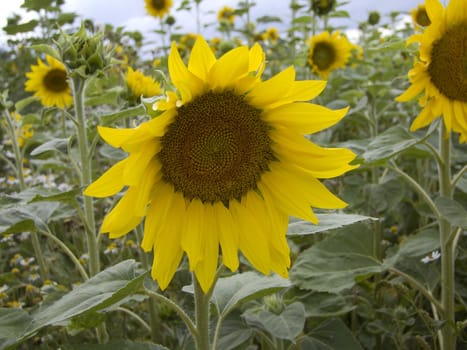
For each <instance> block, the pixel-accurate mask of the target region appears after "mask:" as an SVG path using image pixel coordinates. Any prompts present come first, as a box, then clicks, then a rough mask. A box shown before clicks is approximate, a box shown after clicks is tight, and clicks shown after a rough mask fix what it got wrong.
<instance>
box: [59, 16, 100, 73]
mask: <svg viewBox="0 0 467 350" xmlns="http://www.w3.org/2000/svg"><path fill="white" fill-rule="evenodd" d="M57 45H58V48H59V52H60V54H61V58H62V62H63V63H64V64H65V65H66V66H67V68H68V69H69V70H70V72H71V73H70V74H71V75H73V74H79V75H81V76H82V77H87V76H91V75H94V74H96V73H97V72H98V71H102V70H103V69H104V68H105V66H106V65H107V63H108V61H109V58H108V54H107V53H106V51H105V49H104V46H103V44H102V34H101V33H99V34H95V35H91V36H89V35H88V34H87V33H86V30H85V28H84V25H83V24H81V28H80V29H79V31H77V32H76V33H74V34H71V35H68V34H66V33H62V34H61V36H60V37H59V38H58V42H57Z"/></svg>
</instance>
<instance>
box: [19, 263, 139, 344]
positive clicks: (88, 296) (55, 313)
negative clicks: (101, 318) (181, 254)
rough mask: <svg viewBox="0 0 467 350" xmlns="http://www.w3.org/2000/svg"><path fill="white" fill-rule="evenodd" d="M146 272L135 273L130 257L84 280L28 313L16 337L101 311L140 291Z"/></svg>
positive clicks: (136, 271)
mask: <svg viewBox="0 0 467 350" xmlns="http://www.w3.org/2000/svg"><path fill="white" fill-rule="evenodd" d="M146 275H147V273H139V271H138V269H137V263H136V262H135V261H134V260H125V261H122V262H121V263H119V264H117V265H115V266H112V267H110V268H108V269H106V270H104V271H102V272H100V273H99V274H97V275H95V276H94V277H92V278H91V279H89V280H88V281H86V282H84V283H83V284H81V285H80V286H78V287H77V288H75V289H73V290H72V291H71V292H69V293H68V294H65V295H64V296H63V297H61V298H60V299H58V300H56V301H54V302H51V303H44V304H43V305H42V306H41V307H40V308H39V309H38V310H37V311H35V312H33V313H32V314H31V315H30V320H31V322H29V325H28V327H27V328H26V329H25V330H24V332H23V333H22V334H21V335H20V336H18V335H17V334H15V335H16V341H21V340H23V339H25V338H27V337H29V336H31V335H32V334H34V333H35V332H37V331H38V330H40V329H41V328H43V327H46V326H50V325H63V323H64V322H66V321H68V320H70V319H72V318H74V317H77V316H80V315H83V314H85V313H95V312H97V311H102V310H103V309H105V308H108V307H110V306H112V305H115V304H118V303H119V302H121V301H122V300H124V299H125V298H126V297H128V296H129V295H131V294H133V293H135V292H136V291H138V290H140V289H141V287H142V284H143V280H144V278H145V277H146ZM24 317H26V316H24Z"/></svg>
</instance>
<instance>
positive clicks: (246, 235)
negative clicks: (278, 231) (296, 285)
mask: <svg viewBox="0 0 467 350" xmlns="http://www.w3.org/2000/svg"><path fill="white" fill-rule="evenodd" d="M257 209H258V208H257V207H254V208H253V207H248V208H246V207H244V206H243V205H242V204H240V203H238V202H237V201H235V200H234V201H230V205H229V210H230V211H231V213H232V218H233V220H234V222H235V223H236V224H237V225H238V227H239V242H238V243H239V247H240V250H241V252H242V253H243V255H244V256H245V258H247V259H248V261H249V262H250V263H251V264H252V265H253V267H254V268H255V269H257V270H258V271H260V272H262V273H263V274H265V275H268V274H269V273H270V272H271V257H270V254H269V245H268V240H267V236H266V233H265V227H264V224H265V221H262V220H261V218H260V217H258V216H254V215H253V213H255V214H259V213H258V211H257ZM266 223H267V221H266Z"/></svg>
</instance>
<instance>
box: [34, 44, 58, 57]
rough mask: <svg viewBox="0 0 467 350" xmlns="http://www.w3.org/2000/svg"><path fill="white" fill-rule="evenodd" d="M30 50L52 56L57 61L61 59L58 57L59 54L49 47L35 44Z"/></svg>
mask: <svg viewBox="0 0 467 350" xmlns="http://www.w3.org/2000/svg"><path fill="white" fill-rule="evenodd" d="M31 48H32V49H34V50H36V51H37V52H40V53H45V54H46V55H49V56H52V57H53V58H56V59H57V60H59V61H61V60H62V59H61V57H60V54H59V53H58V51H57V50H55V49H54V48H53V47H52V46H50V45H46V44H37V45H31Z"/></svg>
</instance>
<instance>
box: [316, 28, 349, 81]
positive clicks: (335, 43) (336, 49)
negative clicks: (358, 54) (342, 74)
mask: <svg viewBox="0 0 467 350" xmlns="http://www.w3.org/2000/svg"><path fill="white" fill-rule="evenodd" d="M353 48H354V45H352V44H351V43H350V42H349V41H348V40H347V38H346V37H345V36H344V35H341V34H340V33H339V31H335V32H334V33H332V34H330V33H329V32H328V31H325V32H323V33H321V34H318V35H315V36H312V37H311V38H310V39H309V51H308V64H309V65H310V67H311V70H312V71H313V72H315V73H316V74H318V75H319V76H320V77H322V78H326V77H327V76H328V75H329V74H330V73H331V72H332V71H333V70H335V69H338V68H342V67H345V65H346V64H347V62H348V60H349V58H350V55H351V52H352V49H353Z"/></svg>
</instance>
